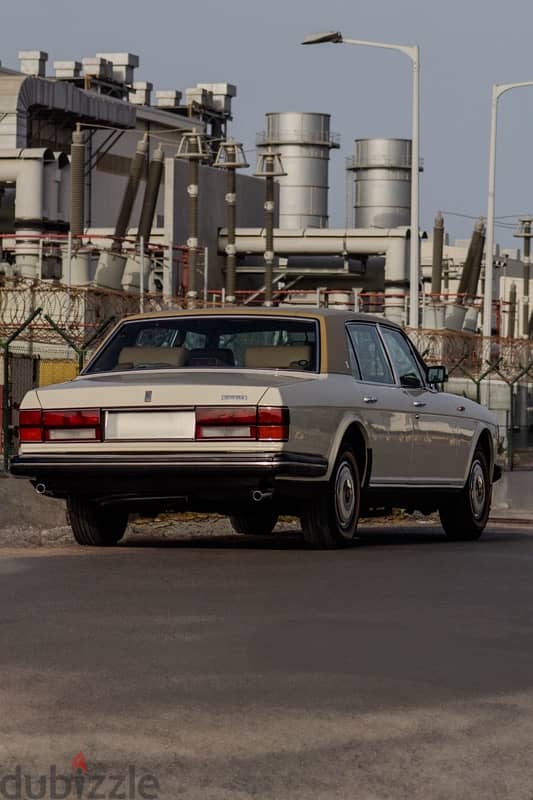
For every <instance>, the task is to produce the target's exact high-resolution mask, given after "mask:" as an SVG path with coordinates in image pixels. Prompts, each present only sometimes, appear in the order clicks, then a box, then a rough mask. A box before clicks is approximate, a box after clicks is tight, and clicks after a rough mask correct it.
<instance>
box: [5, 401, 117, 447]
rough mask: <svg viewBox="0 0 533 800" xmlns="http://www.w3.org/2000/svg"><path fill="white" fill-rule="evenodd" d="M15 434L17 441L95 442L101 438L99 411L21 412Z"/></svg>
mask: <svg viewBox="0 0 533 800" xmlns="http://www.w3.org/2000/svg"><path fill="white" fill-rule="evenodd" d="M19 434H20V441H21V442H78V441H89V442H99V441H100V440H101V438H102V427H101V419H100V410H99V409H97V408H89V409H86V408H72V409H54V410H53V411H35V410H31V411H30V410H28V411H21V412H20V415H19Z"/></svg>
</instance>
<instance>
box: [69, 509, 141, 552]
mask: <svg viewBox="0 0 533 800" xmlns="http://www.w3.org/2000/svg"><path fill="white" fill-rule="evenodd" d="M67 512H68V517H69V522H70V527H71V528H72V533H73V534H74V538H75V539H76V541H77V542H78V544H82V545H93V546H95V547H111V546H113V545H115V544H117V542H119V541H120V540H121V539H122V537H123V536H124V532H125V530H126V526H127V524H128V513H127V511H121V510H117V509H104V508H102V507H101V506H98V505H96V504H95V503H92V502H91V501H90V500H86V499H83V498H80V497H69V498H67Z"/></svg>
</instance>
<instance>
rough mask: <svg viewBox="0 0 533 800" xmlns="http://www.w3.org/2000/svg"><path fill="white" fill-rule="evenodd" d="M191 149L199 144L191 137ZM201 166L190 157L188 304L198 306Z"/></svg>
mask: <svg viewBox="0 0 533 800" xmlns="http://www.w3.org/2000/svg"><path fill="white" fill-rule="evenodd" d="M190 147H191V150H192V151H193V152H194V151H198V144H197V142H196V140H195V139H191V144H190ZM199 174H200V167H199V164H198V159H196V158H191V159H189V185H188V186H187V194H188V195H189V236H188V239H187V247H188V248H189V269H188V281H187V283H188V285H187V306H188V308H195V307H196V300H197V298H198V292H197V291H196V267H197V261H198V178H199Z"/></svg>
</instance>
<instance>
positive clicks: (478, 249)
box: [446, 218, 485, 331]
mask: <svg viewBox="0 0 533 800" xmlns="http://www.w3.org/2000/svg"><path fill="white" fill-rule="evenodd" d="M484 235H485V234H484V221H483V218H480V219H479V221H478V222H476V224H475V227H474V230H473V232H472V238H471V239H470V244H469V246H468V252H467V254H466V258H465V263H464V265H463V270H462V272H461V278H460V280H459V288H458V290H457V300H456V302H455V303H454V304H453V305H452V306H449V307H448V308H447V310H446V327H447V328H448V330H452V331H460V330H462V328H463V327H466V329H467V330H474V329H475V323H476V320H477V311H476V310H475V309H471V310H470V312H468V302H469V299H471V297H472V296H474V295H475V293H476V291H477V284H478V280H479V272H480V269H481V258H482V255H483V245H484ZM467 312H468V319H466V316H467Z"/></svg>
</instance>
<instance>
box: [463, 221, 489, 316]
mask: <svg viewBox="0 0 533 800" xmlns="http://www.w3.org/2000/svg"><path fill="white" fill-rule="evenodd" d="M472 247H473V253H472V264H471V268H470V274H469V276H468V283H467V286H466V302H467V303H472V302H473V301H474V300H475V298H476V297H477V287H478V283H479V276H480V274H481V264H482V262H483V250H484V248H485V223H484V220H483V218H482V217H481V218H480V220H479V222H478V223H477V225H476V229H475V231H474V234H473V236H472Z"/></svg>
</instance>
